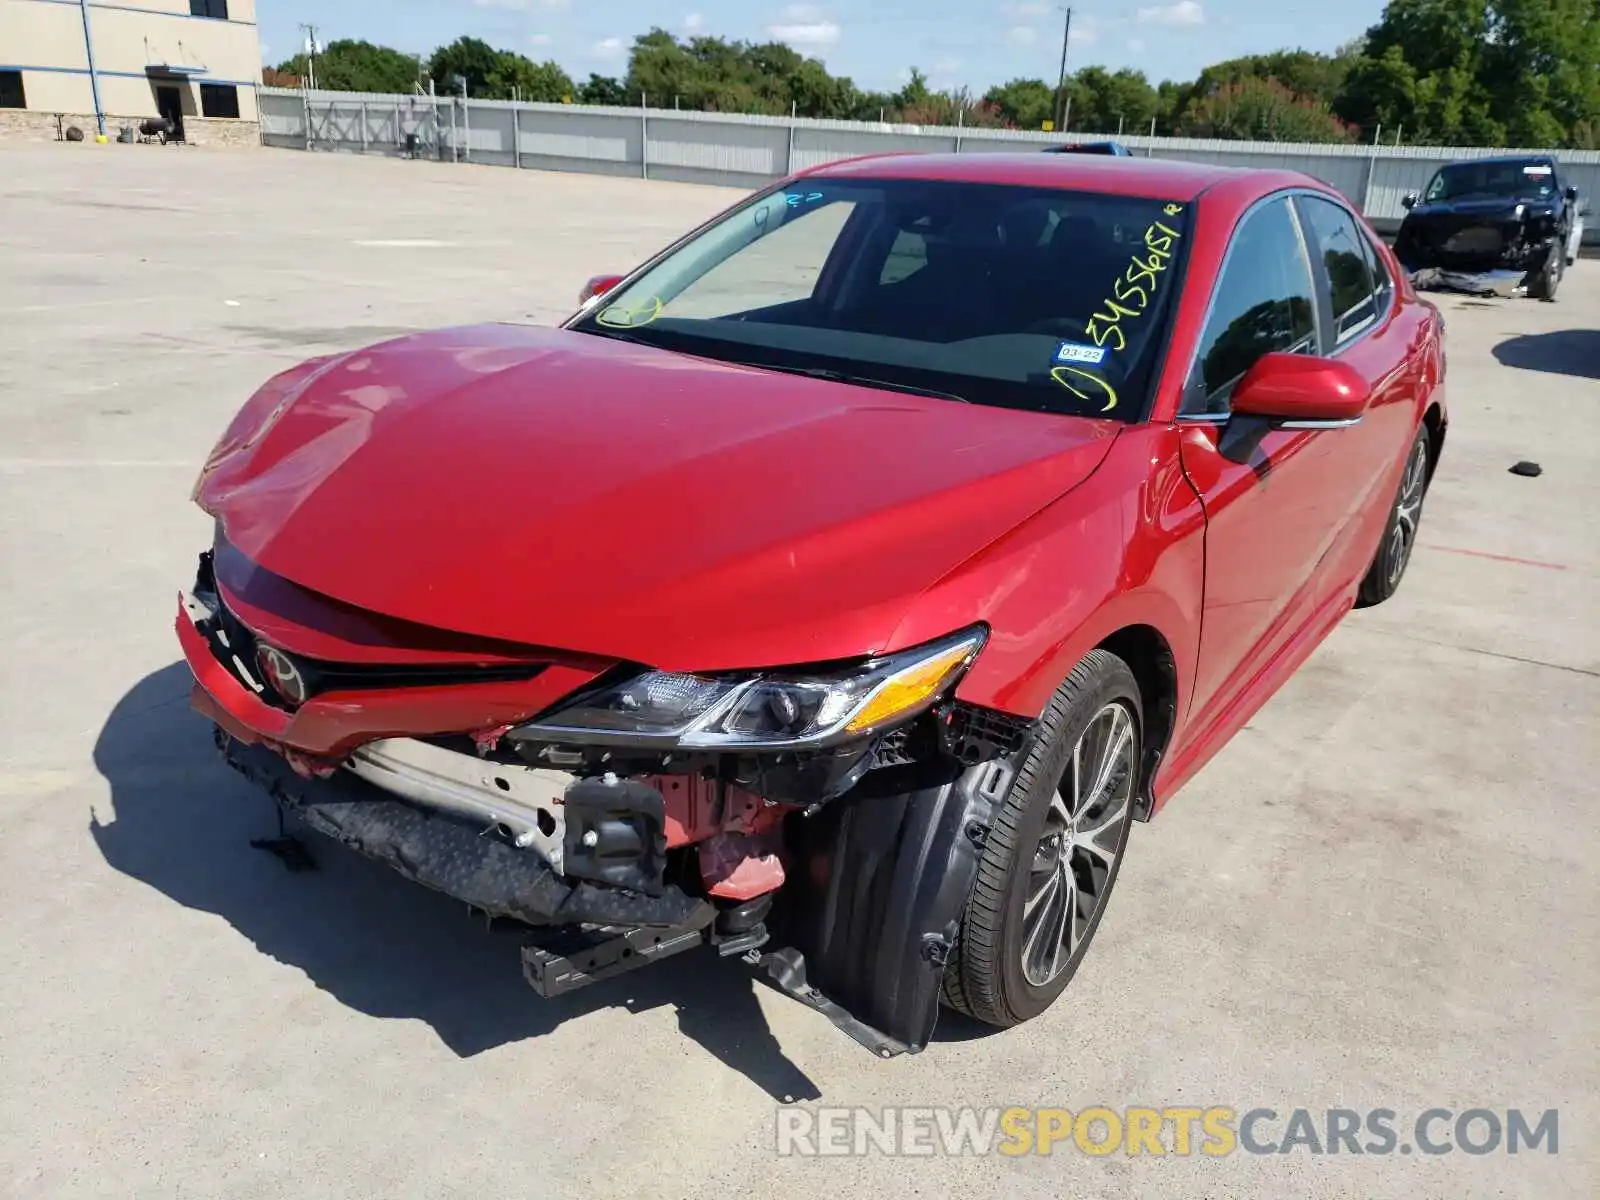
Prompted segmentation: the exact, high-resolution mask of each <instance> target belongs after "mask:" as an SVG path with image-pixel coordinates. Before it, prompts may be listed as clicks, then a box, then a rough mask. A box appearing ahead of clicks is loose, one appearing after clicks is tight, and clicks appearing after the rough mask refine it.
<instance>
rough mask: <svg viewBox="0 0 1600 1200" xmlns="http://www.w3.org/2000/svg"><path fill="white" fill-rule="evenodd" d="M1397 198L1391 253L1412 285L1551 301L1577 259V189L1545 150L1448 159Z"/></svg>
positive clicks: (1579, 218)
mask: <svg viewBox="0 0 1600 1200" xmlns="http://www.w3.org/2000/svg"><path fill="white" fill-rule="evenodd" d="M1402 203H1403V204H1404V205H1405V207H1406V210H1407V211H1406V216H1405V220H1404V221H1403V222H1402V223H1401V226H1400V232H1399V234H1398V236H1397V237H1396V238H1395V244H1394V249H1395V255H1396V256H1397V257H1398V258H1399V259H1400V262H1401V263H1402V264H1403V265H1404V266H1405V268H1406V270H1407V271H1409V272H1410V273H1411V276H1412V280H1413V282H1415V283H1416V284H1417V286H1419V287H1440V288H1447V289H1450V290H1453V291H1463V292H1471V293H1475V294H1484V295H1487V294H1493V295H1503V296H1509V295H1527V296H1531V297H1533V298H1534V299H1538V300H1554V299H1555V298H1556V291H1557V289H1558V288H1559V287H1560V285H1561V280H1562V277H1563V276H1564V275H1565V273H1566V270H1567V268H1568V267H1570V266H1572V265H1573V264H1574V263H1575V262H1576V261H1577V256H1578V244H1579V242H1580V241H1581V239H1582V236H1583V217H1582V210H1581V208H1580V204H1579V197H1578V189H1577V188H1576V187H1574V186H1572V185H1571V184H1568V183H1566V182H1565V181H1564V179H1563V178H1562V175H1561V167H1560V164H1559V163H1558V162H1557V161H1556V159H1555V158H1554V157H1552V156H1550V155H1507V156H1501V157H1495V158H1475V159H1468V160H1465V161H1462V162H1454V163H1449V164H1448V165H1446V166H1443V167H1440V168H1439V170H1437V171H1435V172H1434V175H1433V178H1432V179H1431V180H1429V181H1428V186H1427V188H1426V189H1425V190H1424V191H1423V192H1422V194H1421V195H1420V196H1418V195H1417V193H1415V192H1410V193H1407V195H1406V196H1405V198H1404V199H1403V200H1402Z"/></svg>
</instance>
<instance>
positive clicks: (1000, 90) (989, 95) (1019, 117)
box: [983, 79, 1056, 129]
mask: <svg viewBox="0 0 1600 1200" xmlns="http://www.w3.org/2000/svg"><path fill="white" fill-rule="evenodd" d="M983 98H984V100H985V101H986V102H988V103H989V104H992V105H993V106H994V107H995V108H996V109H997V110H998V111H999V112H1000V113H1001V114H1002V115H1003V116H1004V118H1005V119H1006V120H1007V121H1008V122H1010V123H1011V124H1013V125H1015V126H1016V127H1017V128H1018V129H1039V128H1041V127H1042V126H1043V125H1044V123H1045V122H1046V121H1048V120H1050V119H1051V117H1052V115H1053V113H1054V112H1055V103H1056V97H1055V91H1054V90H1053V89H1052V88H1051V87H1050V85H1049V84H1047V83H1045V81H1044V80H1042V79H1013V80H1012V81H1011V82H1010V83H1005V84H1000V85H998V86H996V87H992V88H990V89H989V90H988V91H987V92H985V93H984V95H983Z"/></svg>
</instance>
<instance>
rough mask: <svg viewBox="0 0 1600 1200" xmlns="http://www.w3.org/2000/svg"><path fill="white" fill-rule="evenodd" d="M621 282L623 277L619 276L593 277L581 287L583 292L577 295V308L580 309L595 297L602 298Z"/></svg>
mask: <svg viewBox="0 0 1600 1200" xmlns="http://www.w3.org/2000/svg"><path fill="white" fill-rule="evenodd" d="M622 280H623V276H621V275H596V276H594V277H593V278H592V279H590V280H589V282H588V283H586V284H584V285H583V291H581V292H579V293H578V306H579V307H580V308H581V307H582V306H583V305H585V304H587V303H589V301H591V300H593V299H594V298H595V297H596V296H604V295H605V294H606V293H607V292H609V291H610V290H611V289H612V288H614V287H616V286H617V284H619V283H621V282H622Z"/></svg>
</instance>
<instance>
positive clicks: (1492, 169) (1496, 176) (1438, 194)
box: [1424, 158, 1556, 204]
mask: <svg viewBox="0 0 1600 1200" xmlns="http://www.w3.org/2000/svg"><path fill="white" fill-rule="evenodd" d="M1555 190H1556V169H1555V164H1554V163H1552V162H1551V161H1550V160H1549V159H1548V158H1540V159H1528V160H1526V161H1524V162H1465V163H1454V164H1452V165H1450V166H1448V167H1440V168H1439V170H1438V172H1437V173H1436V174H1435V175H1434V177H1433V182H1432V183H1430V184H1428V192H1427V195H1426V196H1425V197H1424V199H1425V200H1426V201H1427V202H1428V203H1429V204H1434V203H1437V202H1439V201H1442V200H1461V199H1465V198H1466V197H1469V196H1519V197H1524V198H1528V199H1541V200H1542V199H1545V198H1547V197H1550V196H1553V195H1555Z"/></svg>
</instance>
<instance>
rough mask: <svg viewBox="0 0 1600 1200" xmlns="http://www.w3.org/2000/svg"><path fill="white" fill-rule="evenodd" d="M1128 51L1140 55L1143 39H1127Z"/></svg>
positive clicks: (1142, 48)
mask: <svg viewBox="0 0 1600 1200" xmlns="http://www.w3.org/2000/svg"><path fill="white" fill-rule="evenodd" d="M1128 49H1129V50H1132V51H1133V52H1134V53H1135V54H1139V53H1142V52H1143V50H1144V39H1143V38H1129V39H1128Z"/></svg>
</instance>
